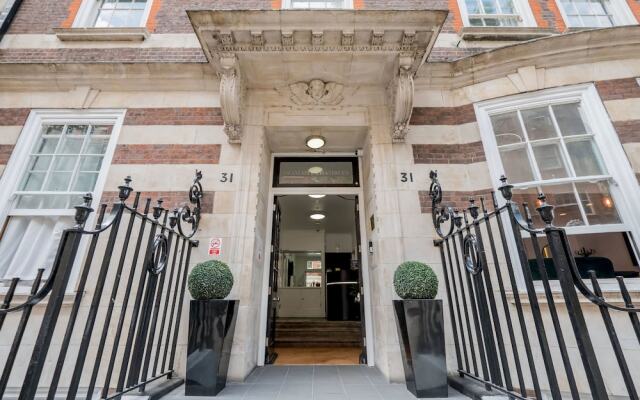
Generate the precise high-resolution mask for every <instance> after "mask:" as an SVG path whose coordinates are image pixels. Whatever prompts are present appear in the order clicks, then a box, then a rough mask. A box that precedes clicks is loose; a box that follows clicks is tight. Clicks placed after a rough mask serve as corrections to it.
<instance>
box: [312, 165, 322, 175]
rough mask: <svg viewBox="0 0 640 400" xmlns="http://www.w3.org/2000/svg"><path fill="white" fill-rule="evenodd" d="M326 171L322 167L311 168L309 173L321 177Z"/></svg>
mask: <svg viewBox="0 0 640 400" xmlns="http://www.w3.org/2000/svg"><path fill="white" fill-rule="evenodd" d="M322 171H324V170H323V169H322V167H311V168H309V173H310V174H313V175H319V174H321V173H322Z"/></svg>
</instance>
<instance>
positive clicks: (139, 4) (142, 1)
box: [131, 0, 147, 10]
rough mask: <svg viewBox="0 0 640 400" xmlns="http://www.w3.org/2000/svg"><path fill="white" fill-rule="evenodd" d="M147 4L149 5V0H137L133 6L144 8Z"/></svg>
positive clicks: (139, 8)
mask: <svg viewBox="0 0 640 400" xmlns="http://www.w3.org/2000/svg"><path fill="white" fill-rule="evenodd" d="M146 5H147V0H135V1H134V2H133V4H132V5H131V8H134V9H138V10H144V8H145V7H146Z"/></svg>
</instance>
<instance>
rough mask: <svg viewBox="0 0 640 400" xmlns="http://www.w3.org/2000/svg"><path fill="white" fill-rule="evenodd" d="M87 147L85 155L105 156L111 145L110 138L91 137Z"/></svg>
mask: <svg viewBox="0 0 640 400" xmlns="http://www.w3.org/2000/svg"><path fill="white" fill-rule="evenodd" d="M87 140H88V143H87V146H86V147H85V149H84V152H83V153H84V154H104V153H105V152H106V151H107V146H108V145H109V137H108V136H107V137H94V136H90V137H89V139H87Z"/></svg>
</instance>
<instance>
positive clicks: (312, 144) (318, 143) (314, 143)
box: [307, 135, 326, 150]
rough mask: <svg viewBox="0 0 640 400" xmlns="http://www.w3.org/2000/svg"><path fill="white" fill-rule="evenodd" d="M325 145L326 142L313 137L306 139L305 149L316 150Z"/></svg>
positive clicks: (322, 138)
mask: <svg viewBox="0 0 640 400" xmlns="http://www.w3.org/2000/svg"><path fill="white" fill-rule="evenodd" d="M325 144H326V140H325V138H324V137H322V136H318V135H314V136H309V137H308V138H307V147H309V148H310V149H314V150H317V149H320V148H322V147H324V145H325Z"/></svg>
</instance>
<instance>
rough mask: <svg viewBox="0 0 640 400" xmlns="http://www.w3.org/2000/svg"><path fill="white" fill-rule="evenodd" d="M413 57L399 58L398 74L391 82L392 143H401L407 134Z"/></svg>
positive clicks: (411, 93) (411, 101)
mask: <svg viewBox="0 0 640 400" xmlns="http://www.w3.org/2000/svg"><path fill="white" fill-rule="evenodd" d="M412 64H413V57H403V56H400V62H399V67H398V74H397V75H396V77H395V79H394V80H393V82H392V84H391V87H390V92H391V99H392V103H391V117H392V123H393V125H392V127H391V137H392V140H393V141H394V142H403V141H404V139H405V137H406V136H407V133H409V121H410V119H411V113H412V112H413V91H414V85H413V75H414V73H413V71H412V69H411V65H412Z"/></svg>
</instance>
